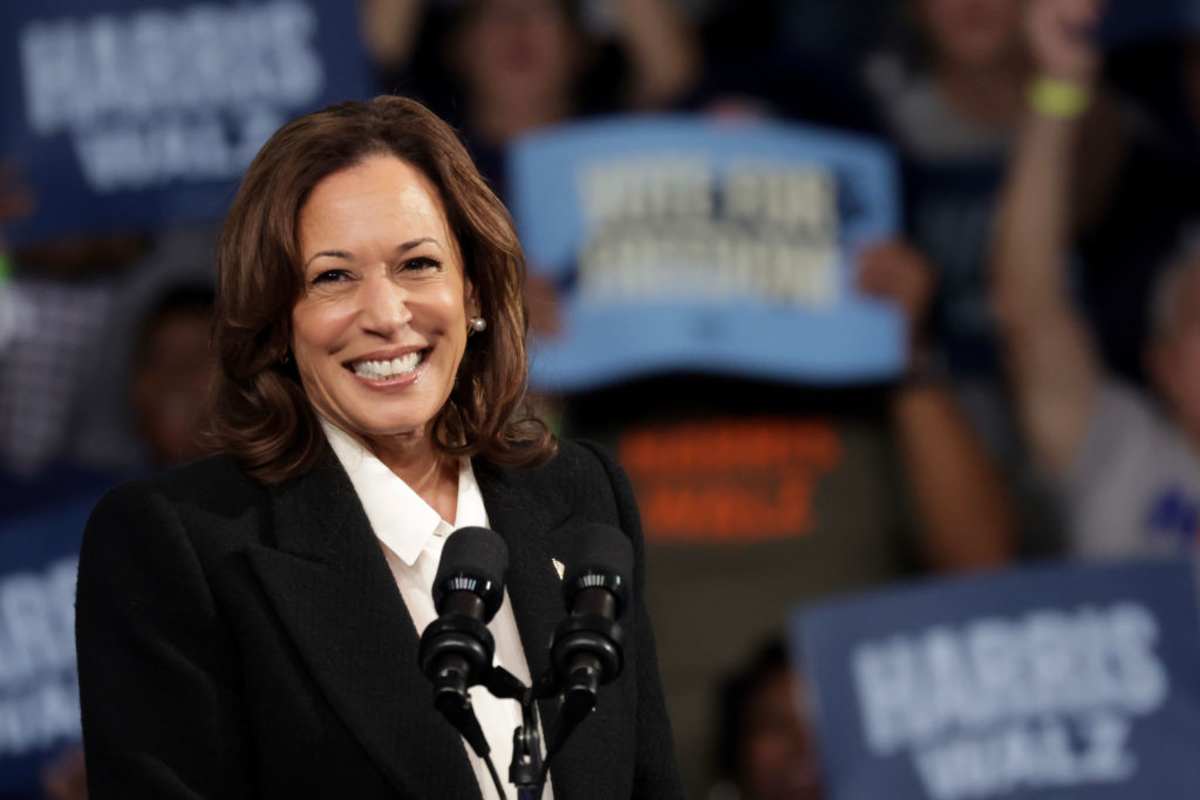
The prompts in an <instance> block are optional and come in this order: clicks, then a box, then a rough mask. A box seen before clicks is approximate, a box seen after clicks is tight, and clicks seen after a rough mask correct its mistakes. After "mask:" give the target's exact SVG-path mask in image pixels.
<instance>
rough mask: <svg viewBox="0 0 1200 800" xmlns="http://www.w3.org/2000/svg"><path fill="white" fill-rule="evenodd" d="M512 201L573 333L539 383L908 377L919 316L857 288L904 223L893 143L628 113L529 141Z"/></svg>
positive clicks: (518, 158) (539, 363)
mask: <svg viewBox="0 0 1200 800" xmlns="http://www.w3.org/2000/svg"><path fill="white" fill-rule="evenodd" d="M510 162H511V163H510V175H511V186H512V197H511V201H512V206H513V210H514V215H515V217H516V220H517V225H518V229H519V231H520V234H521V239H522V243H523V244H524V246H525V250H526V255H527V257H528V259H529V262H530V265H531V269H532V270H533V271H534V272H536V273H538V274H541V275H543V276H545V277H547V278H548V279H550V280H551V281H553V282H554V284H555V285H556V286H557V287H558V288H559V290H560V295H561V296H562V298H563V299H562V309H563V314H562V317H563V320H564V328H565V329H564V331H563V332H562V334H561V335H559V336H555V337H546V338H543V339H540V340H539V341H537V342H536V343H535V347H534V352H533V362H532V380H533V383H534V385H535V386H537V387H538V388H541V389H547V390H559V391H564V390H565V391H570V390H580V389H587V388H591V387H595V386H600V385H604V384H609V383H614V382H618V381H621V380H624V379H628V378H633V377H637V376H641V375H647V374H652V373H661V372H672V371H698V372H706V373H717V374H727V375H743V376H747V377H754V378H768V379H778V380H785V381H794V382H811V383H822V384H844V383H854V382H863V381H875V380H883V379H887V378H890V377H893V376H895V375H896V374H897V373H898V372H899V371H900V369H901V366H902V364H903V360H904V336H903V330H902V321H901V319H900V317H899V315H898V314H897V313H896V312H895V311H894V310H893V309H891V308H890V307H888V306H886V305H884V304H882V303H879V302H876V301H873V300H870V299H867V298H865V297H862V296H860V295H859V294H857V292H856V291H855V290H854V289H853V280H854V264H855V261H856V254H857V252H858V250H859V248H861V247H862V245H864V244H866V243H869V242H872V241H875V240H878V239H881V238H885V237H888V236H891V235H893V234H894V233H895V231H896V229H897V221H898V220H897V218H898V209H897V179H896V168H895V165H894V162H893V158H892V156H891V154H890V152H889V151H888V150H887V149H886V148H885V147H884V146H882V145H881V144H879V143H877V142H875V141H873V140H868V139H864V138H860V137H854V136H849V135H844V134H837V133H832V132H828V131H823V130H817V129H813V128H806V127H799V126H793V125H781V124H774V123H742V124H729V123H720V122H713V121H709V120H705V119H699V118H687V117H648V118H628V117H625V118H613V119H609V120H603V121H598V122H589V123H582V124H575V125H568V126H564V127H560V128H555V129H552V130H549V131H545V132H541V133H538V134H535V135H532V136H529V137H527V138H525V139H522V140H521V141H519V142H518V143H517V144H516V145H515V146H514V147H513V149H512V151H511V154H510Z"/></svg>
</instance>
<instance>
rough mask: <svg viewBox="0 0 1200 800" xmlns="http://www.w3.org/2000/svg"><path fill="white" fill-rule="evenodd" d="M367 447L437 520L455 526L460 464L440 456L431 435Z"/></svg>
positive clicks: (384, 440)
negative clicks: (419, 499)
mask: <svg viewBox="0 0 1200 800" xmlns="http://www.w3.org/2000/svg"><path fill="white" fill-rule="evenodd" d="M367 447H368V449H369V450H370V451H371V453H373V454H374V455H375V457H376V458H378V459H379V460H380V461H381V462H382V463H383V465H384V466H386V467H387V468H388V469H389V470H391V471H392V473H393V474H394V475H395V476H396V477H398V478H399V479H400V480H402V481H404V482H405V483H406V484H407V485H408V487H409V488H410V489H412V490H413V491H414V492H416V493H417V496H419V497H420V498H421V499H422V500H424V501H425V502H426V503H428V504H429V506H430V507H431V508H432V509H433V510H434V511H436V512H437V513H438V516H440V517H441V518H442V519H444V520H446V521H447V522H449V523H450V524H452V525H453V524H454V518H455V516H456V514H457V510H458V464H457V460H456V459H454V458H448V457H446V456H445V455H443V454H441V453H439V452H438V451H437V449H436V448H435V447H434V446H433V441H432V439H430V437H429V436H428V434H422V435H404V436H394V437H386V438H379V439H373V440H371V441H369V442H367Z"/></svg>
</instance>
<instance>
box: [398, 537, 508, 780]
mask: <svg viewBox="0 0 1200 800" xmlns="http://www.w3.org/2000/svg"><path fill="white" fill-rule="evenodd" d="M507 569H508V547H507V546H506V545H505V544H504V540H503V539H502V538H500V535H499V534H498V533H496V532H495V531H491V530H488V529H487V528H459V529H458V530H456V531H455V532H454V533H452V534H450V536H449V537H448V538H447V539H446V543H445V545H444V546H443V547H442V557H441V561H440V562H439V563H438V571H437V576H436V577H435V578H434V580H433V605H434V608H436V609H437V612H438V618H437V619H435V620H434V621H433V622H431V623H430V624H429V626H428V627H427V628H426V629H425V631H424V632H423V633H422V634H421V646H420V648H419V650H418V653H417V661H418V663H419V664H420V667H421V672H423V673H424V674H425V676H426V677H427V678H429V680H430V681H432V682H433V704H434V706H435V707H436V708H437V709H438V711H440V712H442V714H443V715H445V717H446V718H447V719H448V720H449V721H450V723H451V724H452V725H454V727H455V728H457V729H458V731H459V732H460V733H461V734H462V735H463V738H465V739H466V740H467V742H468V743H469V744H470V745H471V747H472V748H474V750H475V752H476V753H477V754H478V755H479V756H480V757H481V758H483V757H486V755H487V753H488V751H489V749H490V748H489V747H488V744H487V739H486V738H485V737H484V735H483V731H482V730H481V729H480V727H479V721H478V720H477V719H476V718H475V711H474V709H473V708H472V707H471V698H470V695H469V694H468V693H467V689H468V688H469V687H471V686H474V685H476V684H479V683H483V682H484V680H485V679H486V678H487V675H488V673H489V672H490V670H491V668H492V656H493V655H494V654H495V652H496V645H495V642H494V641H493V639H492V634H491V632H490V631H488V629H487V623H488V622H490V621H491V619H492V617H494V616H495V615H496V611H498V610H499V608H500V604H501V603H502V602H504V573H505V571H506V570H507Z"/></svg>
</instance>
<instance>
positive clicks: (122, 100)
mask: <svg viewBox="0 0 1200 800" xmlns="http://www.w3.org/2000/svg"><path fill="white" fill-rule="evenodd" d="M368 92H369V83H368V71H367V65H366V59H365V56H364V55H363V52H362V47H361V45H360V44H359V38H358V30H357V17H356V15H355V4H353V3H347V2H343V0H240V1H239V2H230V1H229V0H224V1H214V0H205V2H196V0H190V1H189V0H56V2H53V3H40V2H32V1H26V2H21V1H20V0H17V1H16V2H11V1H10V2H5V3H0V100H2V101H3V108H4V110H5V114H4V115H3V116H2V117H0V160H3V161H7V162H10V163H11V164H13V165H15V166H16V167H17V168H18V170H19V172H20V175H21V178H22V179H23V180H24V181H25V182H26V183H28V184H29V185H30V188H31V189H32V190H33V193H34V195H35V197H36V200H37V208H36V211H35V212H34V214H33V216H32V217H30V218H28V219H26V220H22V221H20V222H18V223H15V224H13V225H12V226H11V228H10V229H9V230H8V231H6V234H7V236H8V237H9V238H10V239H12V240H15V241H17V242H26V241H37V240H42V239H46V238H49V237H53V236H57V235H62V234H78V233H89V232H96V231H105V230H121V231H137V230H147V229H153V228H154V227H157V226H160V225H163V224H165V223H170V222H174V221H193V220H206V219H215V218H219V217H220V216H221V215H222V214H223V213H224V212H225V209H226V207H227V205H228V204H229V201H230V200H231V199H232V197H233V193H234V191H235V190H236V182H237V179H238V178H239V177H240V176H241V174H242V172H243V171H244V170H245V168H246V166H247V165H248V164H249V163H250V160H251V159H252V158H253V156H254V154H255V153H256V152H257V151H258V148H259V147H260V146H261V145H262V143H263V142H264V141H266V139H267V137H268V136H269V135H270V134H271V133H272V132H273V131H274V130H275V129H276V128H278V127H279V126H280V125H281V124H283V123H284V122H286V121H287V120H288V119H290V118H292V117H295V116H297V115H298V114H301V113H304V112H307V111H310V110H313V109H315V108H319V107H321V106H324V105H327V104H329V103H332V102H337V101H341V100H348V99H355V98H360V97H363V96H365V95H366V94H367V93H368Z"/></svg>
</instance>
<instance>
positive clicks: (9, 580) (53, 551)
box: [0, 490, 100, 797]
mask: <svg viewBox="0 0 1200 800" xmlns="http://www.w3.org/2000/svg"><path fill="white" fill-rule="evenodd" d="M99 493H100V492H99V490H95V491H89V492H83V493H80V494H77V495H75V496H74V497H73V498H72V499H70V500H67V501H62V502H59V503H58V504H56V505H55V506H54V507H53V508H50V509H44V510H40V511H30V512H29V513H27V514H26V515H24V516H21V517H16V518H13V517H7V518H4V519H2V520H0V796H3V797H8V796H28V797H41V796H42V792H41V790H40V788H39V787H40V785H41V784H40V781H41V773H42V770H43V769H44V767H45V766H46V764H47V763H48V762H50V761H53V760H54V759H55V758H57V757H58V756H59V754H60V753H61V752H62V750H63V749H64V748H65V747H68V746H71V745H75V744H78V742H79V741H80V720H79V683H78V680H77V679H76V675H75V576H76V573H77V572H78V563H79V544H80V540H81V538H82V536H83V529H84V526H85V524H86V523H87V518H88V515H89V514H90V513H91V510H92V507H93V506H95V504H96V500H97V499H98V495H99Z"/></svg>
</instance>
